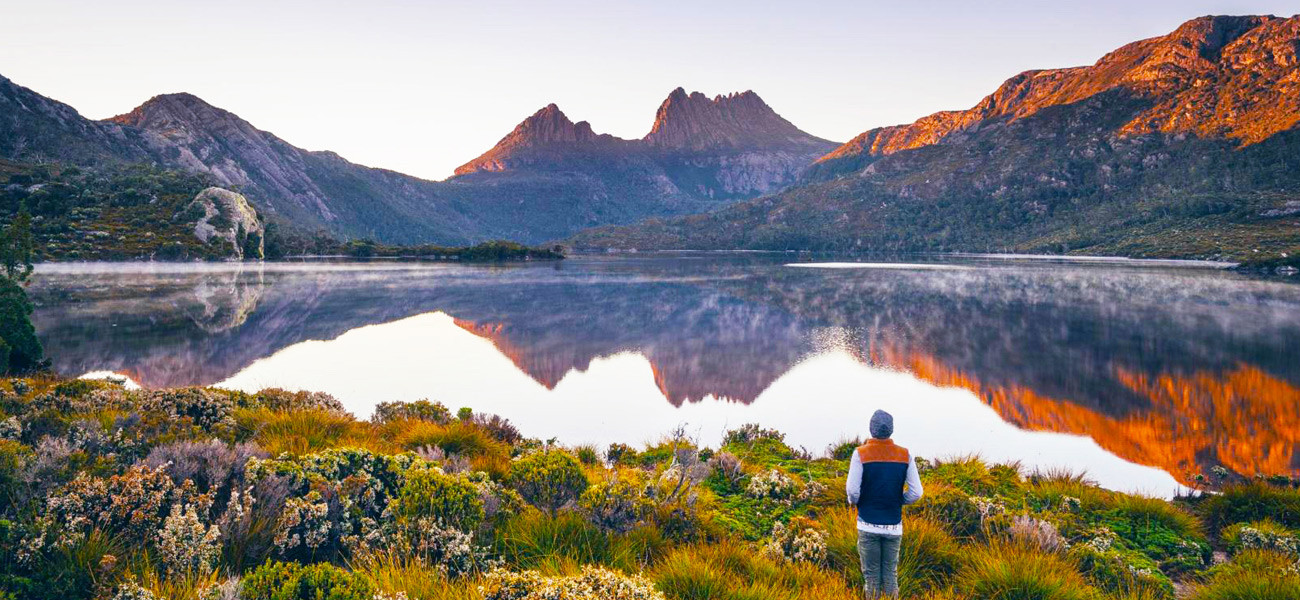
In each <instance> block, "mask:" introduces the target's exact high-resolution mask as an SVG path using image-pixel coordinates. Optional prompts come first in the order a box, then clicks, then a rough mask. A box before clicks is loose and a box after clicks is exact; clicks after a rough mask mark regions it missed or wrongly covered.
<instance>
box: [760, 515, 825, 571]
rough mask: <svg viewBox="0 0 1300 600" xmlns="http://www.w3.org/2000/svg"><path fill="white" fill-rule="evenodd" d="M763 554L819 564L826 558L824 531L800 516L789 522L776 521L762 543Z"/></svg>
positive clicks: (779, 558) (780, 558) (781, 558)
mask: <svg viewBox="0 0 1300 600" xmlns="http://www.w3.org/2000/svg"><path fill="white" fill-rule="evenodd" d="M763 554H764V555H766V556H768V557H770V558H775V559H778V560H788V561H793V562H809V563H813V564H821V563H823V562H825V560H826V532H825V531H822V530H821V529H820V528H819V527H818V526H817V524H816V523H814V522H813V521H810V520H808V519H805V518H801V517H795V518H793V519H790V522H789V523H782V522H780V521H777V522H776V524H774V525H772V533H771V535H769V536H768V540H767V543H766V544H764V545H763Z"/></svg>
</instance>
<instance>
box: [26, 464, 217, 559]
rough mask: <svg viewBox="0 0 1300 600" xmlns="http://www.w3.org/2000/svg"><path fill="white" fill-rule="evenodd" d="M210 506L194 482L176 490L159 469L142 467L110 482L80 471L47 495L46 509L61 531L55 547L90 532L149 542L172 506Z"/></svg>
mask: <svg viewBox="0 0 1300 600" xmlns="http://www.w3.org/2000/svg"><path fill="white" fill-rule="evenodd" d="M211 502H212V499H211V496H209V495H206V494H199V493H198V492H197V491H195V489H194V485H193V483H192V482H188V481H186V482H184V483H183V484H182V485H180V486H178V485H176V484H175V483H173V482H172V479H171V478H170V477H168V476H167V474H166V473H165V472H163V470H162V469H161V468H159V469H151V468H149V467H147V466H143V465H140V466H135V467H132V468H131V469H129V470H127V471H126V472H125V473H123V474H121V475H114V476H112V477H109V478H102V477H90V476H88V475H86V474H85V473H82V474H81V475H79V476H78V477H77V478H76V479H74V480H73V481H71V482H70V483H68V484H67V485H66V486H64V487H63V488H62V489H60V490H58V491H57V492H55V493H53V494H51V495H50V496H49V498H48V499H47V500H46V511H47V517H48V518H49V519H50V521H51V523H52V524H53V525H54V527H55V529H57V530H58V533H59V537H58V539H57V540H55V546H57V547H71V546H72V545H74V544H76V543H77V542H78V541H80V540H81V539H82V538H83V537H84V536H85V534H86V533H87V532H88V531H89V530H91V529H98V530H101V531H105V532H112V533H115V534H118V535H121V536H123V537H124V538H125V539H127V540H133V541H136V542H144V543H147V542H149V541H151V540H153V538H154V535H155V534H156V533H157V531H158V530H159V529H161V528H162V526H163V522H164V520H166V519H167V516H168V515H169V514H171V511H172V507H173V506H175V505H178V504H190V505H192V506H194V507H195V509H196V510H197V511H198V512H199V514H207V512H208V509H209V507H210V506H211Z"/></svg>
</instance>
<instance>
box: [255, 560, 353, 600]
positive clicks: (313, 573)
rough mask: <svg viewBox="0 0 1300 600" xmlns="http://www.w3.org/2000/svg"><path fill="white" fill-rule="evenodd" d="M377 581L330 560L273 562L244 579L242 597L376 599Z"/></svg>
mask: <svg viewBox="0 0 1300 600" xmlns="http://www.w3.org/2000/svg"><path fill="white" fill-rule="evenodd" d="M374 595H375V585H374V583H372V582H371V581H370V579H368V578H367V577H366V576H365V575H362V574H359V573H353V572H351V571H345V570H343V569H340V568H338V567H336V566H334V565H331V564H329V563H316V564H312V565H306V566H304V565H300V564H298V563H292V562H290V563H283V562H269V563H266V564H264V565H262V566H260V567H258V568H257V569H254V570H253V572H251V573H249V574H248V575H247V576H246V577H244V579H243V583H242V589H241V591H240V598H241V599H242V600H373V598H374Z"/></svg>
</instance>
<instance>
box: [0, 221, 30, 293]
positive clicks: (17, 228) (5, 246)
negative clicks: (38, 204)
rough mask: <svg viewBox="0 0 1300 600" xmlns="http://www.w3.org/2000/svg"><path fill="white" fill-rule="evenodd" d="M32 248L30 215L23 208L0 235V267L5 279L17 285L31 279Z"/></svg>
mask: <svg viewBox="0 0 1300 600" xmlns="http://www.w3.org/2000/svg"><path fill="white" fill-rule="evenodd" d="M33 248H34V244H33V242H32V215H31V214H29V213H28V212H27V207H26V206H23V207H20V208H19V209H18V214H17V215H14V220H13V221H11V222H10V223H9V226H8V227H5V229H4V232H3V233H0V265H2V266H3V267H4V272H5V277H7V278H9V280H10V281H13V282H14V283H18V284H21V283H23V282H25V281H27V278H28V277H31V274H32V255H33V252H34V250H33Z"/></svg>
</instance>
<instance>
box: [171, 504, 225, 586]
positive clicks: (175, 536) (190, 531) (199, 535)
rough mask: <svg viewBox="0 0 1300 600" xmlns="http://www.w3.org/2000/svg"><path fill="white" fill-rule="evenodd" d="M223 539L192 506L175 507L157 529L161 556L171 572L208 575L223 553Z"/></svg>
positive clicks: (213, 526) (218, 531) (175, 573)
mask: <svg viewBox="0 0 1300 600" xmlns="http://www.w3.org/2000/svg"><path fill="white" fill-rule="evenodd" d="M220 536H221V531H220V530H219V529H218V528H217V526H216V525H211V526H207V527H205V526H204V525H203V523H202V522H201V521H200V520H199V516H198V514H196V513H195V511H194V506H193V505H190V504H187V505H185V506H184V507H182V506H181V505H179V504H177V505H173V506H172V511H171V514H170V515H168V516H167V520H166V521H164V522H163V526H162V529H160V530H158V554H159V556H160V557H161V559H162V563H163V565H164V566H165V567H166V568H167V572H168V573H171V574H174V575H177V574H199V573H207V572H209V571H211V570H212V568H213V567H214V566H215V564H216V560H217V556H218V555H219V554H220V553H221V543H220Z"/></svg>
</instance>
